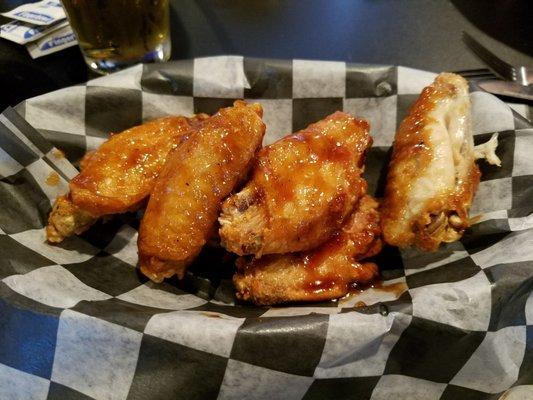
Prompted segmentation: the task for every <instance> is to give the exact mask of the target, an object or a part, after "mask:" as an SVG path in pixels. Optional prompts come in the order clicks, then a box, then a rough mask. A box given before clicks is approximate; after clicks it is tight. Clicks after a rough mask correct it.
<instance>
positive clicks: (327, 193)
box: [219, 112, 372, 257]
mask: <svg viewBox="0 0 533 400" xmlns="http://www.w3.org/2000/svg"><path fill="white" fill-rule="evenodd" d="M368 130H369V126H368V123H367V122H366V121H363V120H358V119H354V118H352V117H351V116H350V115H348V114H346V113H343V112H336V113H334V114H332V115H330V116H329V117H327V118H325V119H323V120H321V121H319V122H317V123H314V124H312V125H310V126H309V127H307V128H306V129H304V130H303V131H300V132H298V133H296V134H294V135H291V136H288V137H285V138H283V139H281V140H279V141H278V142H276V143H273V144H271V145H270V146H267V147H265V148H263V149H262V150H261V151H260V152H259V154H258V157H257V163H256V166H255V168H254V170H253V174H252V178H251V180H250V182H248V184H247V185H246V186H245V188H244V189H243V190H242V191H241V192H239V193H237V194H235V195H233V196H231V197H230V198H229V199H227V200H226V201H225V202H224V204H223V206H222V214H221V216H220V218H219V221H220V224H221V228H220V237H221V242H222V245H223V246H224V247H225V248H226V249H228V250H230V251H232V252H234V253H236V254H239V255H245V254H254V255H256V256H257V257H260V256H261V255H262V254H273V253H288V252H296V251H304V250H308V249H311V248H314V247H316V246H318V245H320V244H322V243H324V242H325V241H326V240H328V238H329V237H330V236H331V235H332V234H333V232H335V231H337V230H338V229H339V228H341V226H342V225H343V223H344V221H345V219H346V218H347V217H348V216H349V215H350V213H351V212H352V209H353V208H354V205H355V204H356V202H357V200H358V199H359V197H360V196H361V195H362V194H363V193H364V188H365V183H364V181H363V179H362V178H361V177H360V175H361V173H362V169H363V165H362V164H363V159H364V154H365V152H366V150H367V149H368V148H369V147H370V145H371V142H372V139H371V138H370V136H369V134H368Z"/></svg>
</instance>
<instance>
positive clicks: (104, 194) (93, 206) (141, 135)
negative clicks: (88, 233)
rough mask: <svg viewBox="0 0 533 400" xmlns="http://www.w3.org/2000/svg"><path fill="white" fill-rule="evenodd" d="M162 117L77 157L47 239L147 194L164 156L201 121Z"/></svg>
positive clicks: (132, 205) (138, 201) (132, 204)
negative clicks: (78, 168)
mask: <svg viewBox="0 0 533 400" xmlns="http://www.w3.org/2000/svg"><path fill="white" fill-rule="evenodd" d="M207 117H208V116H207V115H205V114H199V115H196V116H195V117H193V118H185V117H165V118H160V119H156V120H154V121H151V122H147V123H145V124H143V125H139V126H136V127H134V128H131V129H128V130H126V131H124V132H122V133H118V134H115V135H112V136H111V137H110V138H109V140H107V141H106V142H105V143H103V144H102V145H101V146H100V148H98V150H95V151H92V152H90V153H87V154H86V155H85V157H84V158H83V159H82V160H81V163H80V165H81V172H80V173H79V174H78V175H77V176H76V177H74V179H72V181H71V182H70V193H69V195H68V196H62V197H60V198H58V199H57V200H56V203H55V204H54V207H53V208H52V212H51V213H50V216H49V219H48V226H47V228H46V233H47V237H48V240H49V241H50V242H56V243H57V242H61V241H62V240H63V239H64V238H65V237H68V236H72V235H74V234H79V233H82V232H83V231H85V230H86V229H88V228H89V227H90V226H91V225H92V224H93V223H94V222H95V221H96V220H97V219H98V218H99V217H101V216H104V215H110V214H117V213H123V212H126V211H132V210H135V209H137V208H139V207H140V206H141V205H142V203H143V202H144V201H145V199H146V197H147V196H148V195H149V194H150V191H151V190H152V188H153V186H154V182H155V179H156V178H157V176H158V174H159V172H160V171H161V168H162V167H163V165H164V163H165V161H166V159H167V155H168V154H169V152H170V151H171V150H172V149H174V148H175V147H176V146H177V145H178V144H179V142H180V141H181V140H183V139H184V137H185V135H186V133H187V132H189V131H190V130H191V128H192V127H193V126H195V125H197V124H198V123H199V122H200V121H202V120H204V119H206V118H207Z"/></svg>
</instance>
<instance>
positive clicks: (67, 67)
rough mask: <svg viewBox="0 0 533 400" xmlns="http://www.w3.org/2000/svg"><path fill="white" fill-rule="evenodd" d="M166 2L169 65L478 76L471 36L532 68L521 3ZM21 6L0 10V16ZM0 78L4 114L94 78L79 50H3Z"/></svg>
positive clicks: (7, 1) (2, 0)
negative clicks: (466, 41) (216, 61)
mask: <svg viewBox="0 0 533 400" xmlns="http://www.w3.org/2000/svg"><path fill="white" fill-rule="evenodd" d="M170 1H171V29H172V45H173V50H172V59H175V60H177V59H184V58H193V57H199V56H208V55H217V54H241V55H245V56H255V57H271V58H304V59H325V60H342V61H347V62H354V63H368V64H396V65H405V66H410V67H414V68H419V69H426V70H431V71H435V72H439V71H445V70H446V71H457V70H465V69H476V68H483V67H484V65H483V64H482V63H481V62H480V61H479V60H478V59H477V58H476V57H475V56H474V55H472V53H471V52H470V51H468V50H467V49H466V48H465V46H464V45H463V44H462V42H461V32H462V31H467V32H469V33H471V34H472V35H473V36H474V37H476V38H477V39H478V40H480V41H481V42H483V43H484V44H486V45H487V46H488V47H490V48H491V49H492V50H493V51H494V52H496V53H497V54H499V55H500V56H501V57H502V58H504V59H506V60H508V61H509V62H511V63H513V64H516V65H533V58H532V55H533V23H532V21H531V19H532V18H531V10H528V5H527V4H528V1H527V0H526V1H513V0H506V1H501V0H493V1H491V0H469V1H460V0H457V1H430V0H410V1H407V0H403V1H392V0H389V1H385V0H301V1H294V0H293V1H290V0H261V1H249V0H170ZM25 2H28V1H27V0H0V10H1V11H7V10H9V9H12V8H14V7H16V6H17V5H19V4H22V3H25ZM528 11H529V13H528ZM528 18H529V19H528ZM4 21H5V19H2V20H1V21H0V22H2V23H4ZM0 71H1V73H0V90H1V93H2V96H1V97H0V103H1V104H0V108H1V109H3V108H4V107H6V106H8V105H15V104H17V103H18V102H20V101H22V100H24V99H25V98H29V97H33V96H36V95H39V94H42V93H46V92H49V91H51V90H55V89H58V88H62V87H66V86H70V85H73V84H76V83H80V82H84V81H86V80H87V79H89V78H91V77H93V76H92V73H90V72H88V70H87V67H86V66H85V64H84V62H83V59H82V57H81V54H80V52H79V49H78V48H77V47H73V48H69V49H67V50H64V51H61V52H59V53H55V54H52V55H49V56H45V57H42V58H39V59H36V60H32V59H31V57H30V56H29V54H28V53H27V51H26V49H25V48H24V46H21V45H17V44H15V43H12V42H9V41H6V40H0Z"/></svg>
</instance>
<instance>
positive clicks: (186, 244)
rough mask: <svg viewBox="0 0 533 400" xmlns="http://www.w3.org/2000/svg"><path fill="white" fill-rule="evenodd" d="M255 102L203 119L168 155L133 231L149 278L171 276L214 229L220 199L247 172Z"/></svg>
mask: <svg viewBox="0 0 533 400" xmlns="http://www.w3.org/2000/svg"><path fill="white" fill-rule="evenodd" d="M261 116H262V109H261V106H260V105H259V104H252V105H246V103H244V102H242V101H237V102H235V104H234V107H229V108H225V109H222V110H220V111H219V112H218V113H217V114H215V115H213V116H212V117H210V118H209V119H207V120H206V121H204V122H203V123H202V124H201V126H200V127H199V128H198V130H197V131H196V132H195V133H193V134H192V135H191V137H190V138H189V139H188V140H187V141H185V142H183V143H182V144H181V145H180V146H179V147H178V148H177V149H176V150H175V151H174V152H173V153H172V154H171V156H170V157H169V160H168V162H167V163H166V165H165V167H164V169H163V171H162V172H161V174H160V177H159V179H158V181H157V183H156V185H155V187H154V190H153V191H152V194H151V196H150V200H149V202H148V207H147V209H146V213H145V214H144V217H143V219H142V221H141V227H140V231H139V241H138V246H139V256H140V264H141V271H142V272H143V273H144V274H145V275H146V276H148V277H149V278H150V279H152V280H153V281H155V282H161V281H162V280H163V279H164V278H167V277H170V276H172V275H174V274H177V275H178V277H179V278H182V277H183V275H184V273H185V270H186V267H187V265H188V264H189V263H190V262H191V261H192V260H193V258H195V257H196V256H197V255H198V253H199V252H200V250H201V248H202V247H203V245H204V244H205V243H206V241H207V240H208V239H209V237H210V236H211V234H212V233H213V231H214V230H215V224H216V221H217V216H218V213H219V211H220V206H221V202H222V200H223V199H224V198H225V197H226V196H227V195H228V194H229V193H230V192H231V191H232V190H233V188H234V187H235V185H236V184H237V183H238V182H239V181H240V180H241V179H242V178H243V177H245V175H246V174H247V170H248V167H249V165H250V163H251V160H252V159H253V157H254V155H255V153H256V151H257V149H258V148H259V147H260V146H261V142H262V139H263V135H264V133H265V125H264V124H263V122H262V120H261Z"/></svg>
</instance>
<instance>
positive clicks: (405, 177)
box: [381, 73, 480, 251]
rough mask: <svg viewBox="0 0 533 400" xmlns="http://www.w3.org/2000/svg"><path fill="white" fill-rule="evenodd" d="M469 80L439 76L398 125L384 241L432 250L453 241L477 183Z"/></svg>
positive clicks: (463, 226) (463, 225)
mask: <svg viewBox="0 0 533 400" xmlns="http://www.w3.org/2000/svg"><path fill="white" fill-rule="evenodd" d="M470 119H471V117H470V98H469V94H468V84H467V82H466V81H465V80H464V79H463V78H462V77H460V76H458V75H455V74H450V73H443V74H440V75H439V76H438V77H437V78H436V79H435V81H434V82H433V84H431V85H430V86H428V87H426V88H425V89H424V90H423V91H422V93H421V94H420V97H419V98H418V100H417V101H416V102H415V103H414V105H413V106H412V107H411V109H410V111H409V115H408V116H407V117H406V118H405V119H404V120H403V122H402V123H401V125H400V127H399V129H398V131H397V133H396V136H395V139H394V146H393V153H392V159H391V161H390V164H389V171H388V176H387V183H386V189H385V198H384V201H383V205H382V208H381V213H382V228H383V236H384V240H385V241H386V242H387V243H389V244H391V245H394V246H398V247H406V246H410V245H416V246H418V247H419V248H421V249H424V250H430V251H432V250H436V249H437V248H438V246H439V245H440V243H442V242H453V241H455V240H458V239H459V238H460V237H461V236H462V235H463V232H464V230H465V229H466V228H467V227H468V226H469V218H468V210H469V208H470V205H471V203H472V199H473V197H474V193H475V191H476V188H477V185H478V183H479V178H480V172H479V169H478V167H477V165H476V163H475V154H474V142H473V137H472V127H471V121H470Z"/></svg>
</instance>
